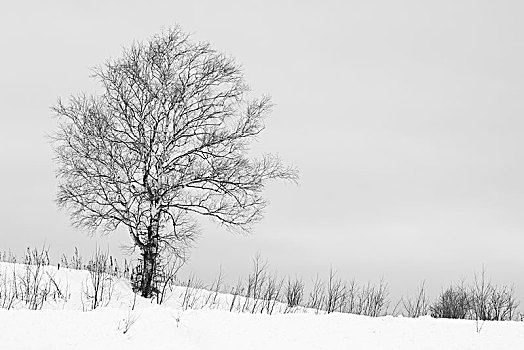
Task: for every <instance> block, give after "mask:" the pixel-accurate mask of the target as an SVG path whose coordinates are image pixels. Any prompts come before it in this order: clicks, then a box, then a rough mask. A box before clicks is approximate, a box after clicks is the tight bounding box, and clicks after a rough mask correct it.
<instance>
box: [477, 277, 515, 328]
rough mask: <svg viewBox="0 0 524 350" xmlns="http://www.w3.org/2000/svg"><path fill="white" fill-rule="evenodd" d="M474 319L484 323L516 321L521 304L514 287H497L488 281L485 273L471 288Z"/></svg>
mask: <svg viewBox="0 0 524 350" xmlns="http://www.w3.org/2000/svg"><path fill="white" fill-rule="evenodd" d="M470 300H471V305H470V306H471V313H472V318H474V319H476V320H482V321H510V320H516V319H518V317H517V308H518V306H519V303H518V302H517V301H516V299H515V291H514V289H513V287H508V286H500V287H499V286H496V285H494V284H492V283H491V282H490V281H486V276H485V271H484V269H482V272H481V274H480V276H478V275H477V274H475V280H474V283H473V285H472V287H471V288H470Z"/></svg>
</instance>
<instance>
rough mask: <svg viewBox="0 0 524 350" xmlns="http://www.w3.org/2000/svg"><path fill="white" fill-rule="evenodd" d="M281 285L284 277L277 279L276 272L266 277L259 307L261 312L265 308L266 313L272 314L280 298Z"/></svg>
mask: <svg viewBox="0 0 524 350" xmlns="http://www.w3.org/2000/svg"><path fill="white" fill-rule="evenodd" d="M283 285H284V279H283V278H280V279H279V278H278V276H277V275H276V274H274V275H272V276H268V277H267V283H266V287H265V290H264V292H263V304H262V307H261V309H260V312H261V313H262V312H264V310H265V312H266V313H267V314H269V315H271V314H273V311H274V309H275V305H276V303H277V302H278V301H279V300H280V294H281V292H282V286H283Z"/></svg>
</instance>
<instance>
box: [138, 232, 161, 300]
mask: <svg viewBox="0 0 524 350" xmlns="http://www.w3.org/2000/svg"><path fill="white" fill-rule="evenodd" d="M157 256H158V243H157V242H155V241H153V242H150V243H149V244H148V245H146V247H145V248H143V249H142V280H141V282H140V292H141V294H142V296H143V297H144V298H151V297H152V296H153V292H154V286H153V282H154V279H155V276H156V273H157V271H156V268H157Z"/></svg>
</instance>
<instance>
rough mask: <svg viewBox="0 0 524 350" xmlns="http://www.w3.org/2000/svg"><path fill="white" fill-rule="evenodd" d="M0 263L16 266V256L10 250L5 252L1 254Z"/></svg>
mask: <svg viewBox="0 0 524 350" xmlns="http://www.w3.org/2000/svg"><path fill="white" fill-rule="evenodd" d="M0 261H2V262H6V263H12V264H14V263H16V256H15V255H14V254H13V252H12V251H11V249H9V250H7V251H5V250H4V251H3V252H2V253H1V254H0Z"/></svg>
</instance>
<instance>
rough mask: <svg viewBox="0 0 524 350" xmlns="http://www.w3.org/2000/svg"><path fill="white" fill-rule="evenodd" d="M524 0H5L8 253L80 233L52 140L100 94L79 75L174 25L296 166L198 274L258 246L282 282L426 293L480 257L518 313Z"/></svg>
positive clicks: (210, 241) (0, 91) (523, 207)
mask: <svg viewBox="0 0 524 350" xmlns="http://www.w3.org/2000/svg"><path fill="white" fill-rule="evenodd" d="M523 10H524V3H523V2H521V1H455V0H454V1H446V0H444V1H442V0H440V1H419V0H417V1H387V0H384V1H315V2H312V1H257V2H249V1H240V0H239V1H206V2H203V1H140V2H139V1H129V0H126V1H123V0H122V1H82V2H80V1H75V2H73V1H65V0H63V1H45V2H44V1H32V2H29V1H16V2H15V1H12V2H4V3H2V5H0V32H1V34H0V47H1V51H0V66H1V67H2V73H1V79H0V102H1V104H0V106H1V109H0V113H1V124H0V169H1V171H0V184H1V186H2V191H1V195H2V199H1V200H0V238H1V239H0V250H5V249H11V250H13V251H15V253H17V254H19V255H20V254H22V252H23V249H24V247H26V246H28V245H31V246H35V245H41V244H42V243H43V242H44V241H45V242H47V244H48V245H50V246H51V251H52V253H53V254H54V255H53V256H54V257H55V258H56V257H58V255H60V254H62V253H68V254H70V253H71V252H72V251H73V249H74V246H75V245H77V246H79V247H80V248H81V249H82V250H83V251H85V252H86V254H87V252H90V251H91V250H92V248H93V247H94V245H95V243H98V244H99V245H102V246H103V247H105V246H109V247H110V249H111V250H112V251H116V250H117V249H118V246H119V245H121V244H130V239H129V237H127V235H126V233H125V232H123V231H119V232H116V233H114V234H113V235H111V236H110V237H109V238H100V237H94V238H90V237H87V236H86V235H85V233H82V232H78V231H76V230H75V229H73V228H72V227H71V226H70V223H69V219H68V214H67V212H64V211H59V210H58V209H57V207H56V205H55V203H54V198H55V194H56V188H57V183H56V180H55V176H54V168H55V166H54V164H53V161H52V156H53V154H52V150H51V147H50V145H49V144H48V142H47V141H46V139H45V134H46V133H50V132H53V130H54V128H55V126H56V120H54V119H53V118H52V113H51V111H50V106H52V105H53V104H54V103H55V102H56V100H57V98H58V97H62V98H67V97H68V96H69V95H71V94H76V93H80V92H84V91H86V92H91V91H95V90H96V89H97V85H96V83H95V82H94V81H93V80H92V79H90V78H89V75H90V68H91V67H93V66H96V65H98V64H101V63H103V62H104V61H105V60H106V59H108V58H110V57H117V56H119V55H120V53H121V51H122V47H124V46H128V45H129V44H130V43H131V42H132V41H133V40H135V39H137V40H144V39H147V38H148V37H150V36H151V35H153V34H155V33H157V32H159V31H160V30H161V29H162V28H167V27H170V26H172V25H174V24H176V23H178V24H180V25H181V26H182V28H183V29H184V30H186V31H188V32H191V33H193V37H194V38H195V40H205V41H209V42H211V43H212V44H213V45H214V47H215V48H216V49H218V50H220V51H223V52H226V53H228V54H230V55H232V56H233V57H235V58H236V59H237V60H238V61H239V62H240V63H241V64H242V65H243V67H244V71H245V75H246V79H247V81H248V82H249V84H250V85H251V87H252V89H253V91H254V92H255V93H256V94H263V93H267V94H270V95H271V96H272V98H273V102H274V103H275V104H276V106H275V108H274V112H273V114H272V117H271V118H270V119H269V120H268V122H267V130H266V131H265V133H264V135H263V136H262V137H261V138H260V140H259V142H258V144H256V145H255V146H254V149H255V151H265V152H274V153H278V154H279V155H280V156H281V157H282V158H283V159H284V160H285V161H286V162H287V163H290V164H293V165H295V166H297V167H298V168H299V169H300V173H301V179H300V184H299V186H294V185H291V184H285V183H275V184H271V185H270V186H268V188H267V191H266V194H267V197H268V198H269V199H270V201H271V205H270V207H269V208H268V209H267V214H266V217H265V220H264V221H263V222H261V223H260V224H259V225H258V226H257V227H256V229H255V231H254V232H253V234H252V235H251V236H249V237H244V236H235V235H233V234H231V233H228V232H226V231H224V230H223V229H221V228H220V227H217V226H215V225H213V224H210V223H207V222H204V223H203V224H202V228H203V235H202V237H201V238H200V239H199V241H198V242H197V246H196V247H195V249H194V250H193V253H192V258H191V263H190V268H191V269H192V270H193V271H195V273H196V274H197V275H199V276H201V277H202V278H203V279H208V278H211V277H210V276H212V275H214V274H216V272H218V269H219V265H222V269H223V270H224V272H225V273H226V274H227V275H228V276H229V277H230V278H231V279H234V280H236V278H237V277H238V276H239V275H246V274H247V270H248V268H249V264H250V261H251V258H252V257H253V256H254V255H255V253H256V252H260V253H261V254H262V256H263V257H265V258H267V259H268V260H269V261H270V264H271V266H272V267H273V268H274V269H275V270H278V271H279V273H281V274H290V275H294V274H297V275H299V276H304V279H305V280H306V282H309V279H310V278H311V277H312V276H314V275H315V274H317V273H318V274H320V275H321V276H325V275H327V273H328V271H329V268H330V266H333V268H334V269H336V270H338V272H339V274H340V275H341V276H342V277H344V278H348V279H349V278H353V277H355V278H356V279H357V280H359V281H362V282H366V281H368V280H371V281H378V280H379V279H380V278H381V277H383V278H384V279H385V280H386V281H387V282H389V283H390V285H391V288H392V292H393V293H394V294H401V293H404V292H405V291H412V290H413V289H414V288H415V287H416V286H417V285H418V284H419V283H420V282H421V281H422V280H423V279H426V280H427V285H428V286H429V287H430V288H433V290H439V289H440V288H441V287H443V286H444V285H445V284H447V283H449V282H452V281H456V280H458V279H461V278H471V277H472V276H473V273H474V272H478V271H479V270H480V269H481V268H482V265H484V266H485V268H486V271H487V274H488V275H490V276H492V277H493V280H494V281H495V282H500V283H515V285H516V287H517V288H518V290H519V294H518V297H519V298H520V299H521V300H522V301H524V275H523V274H522V271H524V232H523V231H524V215H523V213H524V162H523V160H524V138H523V135H524V118H523V112H524V98H523V93H524V65H523V62H524V40H523V34H524V22H523V21H522V13H523Z"/></svg>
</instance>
